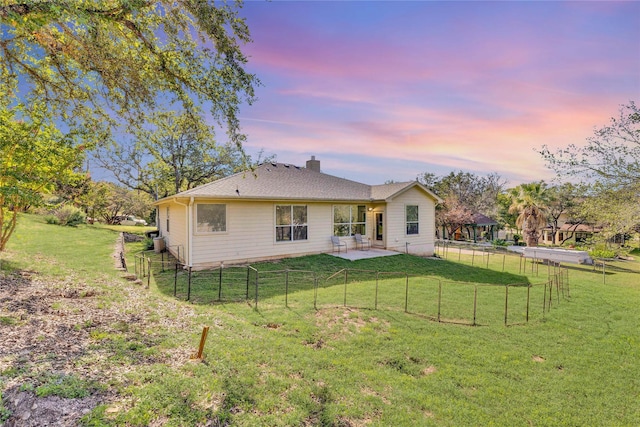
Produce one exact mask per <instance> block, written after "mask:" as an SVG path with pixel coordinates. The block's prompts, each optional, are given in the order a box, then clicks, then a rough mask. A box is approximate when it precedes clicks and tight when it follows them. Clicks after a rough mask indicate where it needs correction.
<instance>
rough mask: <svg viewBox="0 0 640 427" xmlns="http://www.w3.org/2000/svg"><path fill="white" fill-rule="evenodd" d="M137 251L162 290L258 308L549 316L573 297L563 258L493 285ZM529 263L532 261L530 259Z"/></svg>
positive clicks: (145, 274)
mask: <svg viewBox="0 0 640 427" xmlns="http://www.w3.org/2000/svg"><path fill="white" fill-rule="evenodd" d="M472 256H473V258H475V255H472ZM489 256H490V255H487V254H486V253H484V254H478V260H482V261H483V264H480V265H478V267H485V268H487V267H488V265H489V262H488V261H487V259H488V257H489ZM505 256H507V255H506V254H505ZM134 258H135V273H136V275H137V276H138V278H140V279H141V280H142V282H143V283H144V284H146V286H149V285H150V283H151V281H152V278H153V281H154V282H155V284H156V286H158V288H159V289H160V290H161V291H162V292H165V293H167V294H173V295H174V296H175V297H176V298H181V299H184V300H187V301H191V302H193V303H196V304H218V303H225V302H238V301H248V302H249V303H251V304H252V305H253V307H254V309H256V310H258V309H260V310H272V309H283V308H288V309H304V308H310V307H313V308H314V309H319V308H324V307H335V306H343V307H350V308H360V309H370V310H391V311H403V312H405V313H411V314H415V315H418V316H422V317H425V318H428V319H432V320H434V321H438V322H448V323H459V324H468V325H486V324H495V323H498V322H500V323H504V324H505V325H513V324H520V323H526V322H529V321H530V320H531V319H536V318H543V317H544V316H545V313H547V312H548V311H549V310H550V309H551V308H552V307H554V306H557V305H558V304H560V302H561V301H562V300H566V299H569V298H570V294H569V276H568V269H566V268H564V267H561V266H559V265H557V264H554V265H547V268H546V270H547V277H546V278H545V279H543V280H540V281H539V282H537V283H533V284H532V283H510V284H507V285H504V284H502V285H495V284H479V283H469V282H462V281H448V280H443V279H442V278H441V277H435V276H428V275H424V276H423V275H412V274H407V273H403V272H384V271H371V270H358V269H342V270H339V271H336V272H332V273H327V272H314V271H305V270H289V269H284V270H269V269H260V270H259V269H257V268H255V267H254V266H243V267H233V266H232V267H218V268H213V269H209V270H198V271H196V270H194V269H192V268H191V267H189V266H187V265H184V264H183V263H181V262H179V261H178V260H176V259H175V258H174V257H173V256H170V255H168V254H166V253H164V254H154V253H153V251H147V252H141V253H139V254H136V256H135V257H134ZM473 258H472V261H471V262H472V263H474V262H475V260H474V259H473ZM497 261H500V262H501V263H500V264H498V265H502V266H504V260H499V259H497V258H494V260H493V261H492V265H493V266H495V265H496V262H497ZM540 266H541V264H540V263H536V265H534V264H533V263H532V264H531V267H530V268H532V269H533V270H532V271H533V272H534V274H539V273H540ZM524 268H529V267H528V266H527V265H526V264H524ZM502 269H503V270H504V267H503V268H502ZM520 269H521V270H522V269H523V265H522V264H521V266H520Z"/></svg>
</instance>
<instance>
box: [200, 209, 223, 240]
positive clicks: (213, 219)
mask: <svg viewBox="0 0 640 427" xmlns="http://www.w3.org/2000/svg"><path fill="white" fill-rule="evenodd" d="M223 231H227V205H223V204H210V203H206V204H204V203H198V204H196V233H221V232H223Z"/></svg>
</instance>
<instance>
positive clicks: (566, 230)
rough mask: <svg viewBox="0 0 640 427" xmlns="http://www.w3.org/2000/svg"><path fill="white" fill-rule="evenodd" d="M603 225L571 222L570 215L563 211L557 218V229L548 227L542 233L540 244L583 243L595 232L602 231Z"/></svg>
mask: <svg viewBox="0 0 640 427" xmlns="http://www.w3.org/2000/svg"><path fill="white" fill-rule="evenodd" d="M601 231H602V227H599V226H595V225H590V224H583V223H573V222H571V220H570V218H569V216H568V215H567V214H566V213H565V212H562V213H561V214H560V216H559V217H558V220H557V229H556V230H555V234H554V230H553V228H552V227H546V228H544V229H543V230H542V232H541V233H540V240H539V243H540V244H547V245H561V244H563V243H573V244H575V243H583V242H585V241H586V240H588V239H590V238H592V237H593V235H594V234H597V233H600V232H601Z"/></svg>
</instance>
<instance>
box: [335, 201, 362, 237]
mask: <svg viewBox="0 0 640 427" xmlns="http://www.w3.org/2000/svg"><path fill="white" fill-rule="evenodd" d="M366 231H367V207H366V206H364V205H335V206H334V207H333V235H334V236H353V235H354V234H366Z"/></svg>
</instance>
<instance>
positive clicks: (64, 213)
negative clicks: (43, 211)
mask: <svg viewBox="0 0 640 427" xmlns="http://www.w3.org/2000/svg"><path fill="white" fill-rule="evenodd" d="M51 216H54V217H55V218H56V220H57V221H58V222H57V223H56V222H55V221H54V220H53V219H52V218H50V217H51ZM85 219H86V216H85V214H84V212H82V211H81V210H80V209H78V208H76V207H75V206H71V205H65V206H63V207H61V208H60V209H58V210H57V211H55V212H54V214H53V215H47V216H46V217H45V221H47V223H48V224H58V225H67V226H69V227H75V226H77V225H78V224H84V222H85ZM50 221H51V222H50Z"/></svg>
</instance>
